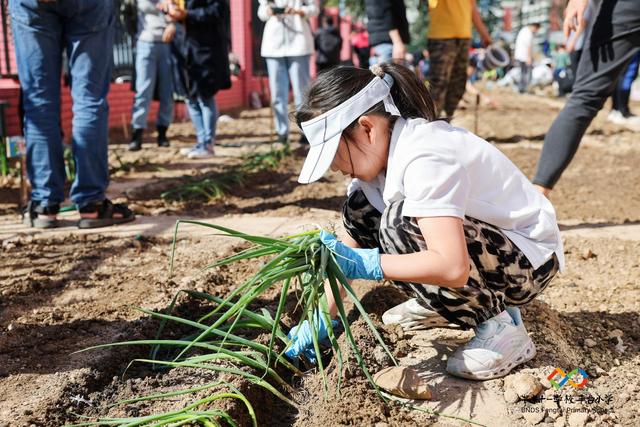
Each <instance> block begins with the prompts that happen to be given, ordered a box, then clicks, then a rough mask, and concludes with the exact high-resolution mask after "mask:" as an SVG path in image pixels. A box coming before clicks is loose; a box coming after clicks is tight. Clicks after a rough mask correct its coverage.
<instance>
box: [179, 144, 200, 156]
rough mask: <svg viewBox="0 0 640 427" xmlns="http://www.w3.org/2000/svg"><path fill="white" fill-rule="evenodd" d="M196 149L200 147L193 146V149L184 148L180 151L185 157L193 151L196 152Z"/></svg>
mask: <svg viewBox="0 0 640 427" xmlns="http://www.w3.org/2000/svg"><path fill="white" fill-rule="evenodd" d="M196 148H198V145H197V144H196V145H193V146H191V147H182V148H181V149H180V154H181V155H183V156H188V155H189V153H190V152H192V151H193V150H195V149H196Z"/></svg>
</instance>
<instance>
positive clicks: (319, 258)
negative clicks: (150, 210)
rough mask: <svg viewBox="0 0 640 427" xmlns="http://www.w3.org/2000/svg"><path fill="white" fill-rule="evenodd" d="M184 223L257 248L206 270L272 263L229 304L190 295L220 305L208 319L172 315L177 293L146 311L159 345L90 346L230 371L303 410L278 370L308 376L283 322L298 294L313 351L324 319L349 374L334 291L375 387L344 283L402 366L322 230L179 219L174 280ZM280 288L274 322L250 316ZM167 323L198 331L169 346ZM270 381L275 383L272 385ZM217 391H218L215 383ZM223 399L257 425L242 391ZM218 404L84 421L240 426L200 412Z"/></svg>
mask: <svg viewBox="0 0 640 427" xmlns="http://www.w3.org/2000/svg"><path fill="white" fill-rule="evenodd" d="M182 223H189V224H195V225H199V226H203V227H209V228H213V229H215V230H216V231H218V232H220V233H222V234H223V235H227V236H232V237H236V238H239V239H242V240H245V241H247V242H250V243H252V244H253V245H252V246H251V247H249V248H248V249H245V250H243V251H241V252H239V253H237V254H235V255H232V256H229V257H227V258H224V259H222V260H220V261H217V262H214V263H212V264H210V265H208V266H206V267H205V268H204V269H203V270H207V269H211V268H214V267H218V266H222V265H233V264H234V263H237V262H241V261H246V260H255V259H261V260H265V262H264V264H263V265H262V267H261V268H260V269H259V270H258V272H257V273H256V274H255V275H253V276H252V277H250V278H249V279H248V280H246V281H245V282H244V283H242V284H241V285H240V286H238V287H237V288H236V289H235V290H233V291H232V292H231V293H230V294H229V295H227V297H226V298H218V297H215V296H212V295H209V294H205V293H201V292H194V291H183V292H185V293H187V294H188V295H190V296H192V297H196V298H200V299H205V300H207V301H209V302H211V303H213V304H214V308H213V310H211V311H210V312H208V313H207V314H205V315H204V316H202V317H201V318H200V319H198V320H197V321H191V320H187V319H183V318H181V317H177V316H173V315H171V314H170V313H171V311H172V310H173V306H174V305H175V303H176V301H177V298H178V295H176V297H175V298H174V300H173V302H172V303H171V305H170V306H169V310H168V311H169V314H167V313H158V312H153V311H149V310H146V309H142V308H140V310H141V311H143V312H144V313H147V314H149V315H151V316H154V317H157V318H159V319H162V323H161V326H160V330H159V331H158V334H157V336H156V339H153V340H141V341H126V342H119V343H113V344H105V345H101V346H96V347H91V348H100V347H109V346H116V345H117V346H122V345H151V346H153V350H152V354H151V357H150V358H149V359H136V360H135V361H134V362H144V363H151V364H154V365H159V366H166V367H171V368H199V369H206V370H213V371H218V372H221V373H222V372H224V373H227V374H231V375H233V376H238V377H242V378H244V379H246V380H248V381H250V382H252V383H254V384H257V385H259V386H261V387H263V388H265V389H266V390H268V391H269V392H271V393H272V394H273V395H275V396H276V397H278V398H279V399H281V400H283V401H284V402H286V403H288V404H290V405H292V406H296V403H295V402H293V401H292V400H291V399H290V398H289V397H287V396H286V395H285V394H284V393H282V392H281V391H280V389H282V390H284V391H285V392H286V393H287V394H291V392H292V391H293V389H292V387H291V385H289V384H288V383H287V382H286V381H285V380H284V379H283V378H282V377H281V376H280V375H279V374H278V373H277V372H276V370H275V369H274V368H275V367H276V366H281V367H284V368H285V369H287V370H288V371H290V372H292V373H293V374H294V375H300V374H301V372H300V371H299V370H298V368H297V367H296V366H295V364H293V363H291V362H290V361H289V360H287V358H286V357H285V356H284V355H283V353H284V351H285V350H286V348H287V346H288V345H290V342H289V339H288V338H287V335H286V334H285V331H284V330H283V328H282V326H281V322H280V320H281V318H282V315H283V312H284V307H285V302H286V298H287V295H288V294H289V293H290V292H291V293H292V294H294V295H295V296H296V298H297V299H298V306H300V307H301V311H302V318H301V319H300V322H302V321H304V320H308V321H309V323H310V324H311V325H310V326H311V330H312V339H313V346H314V349H315V352H316V354H317V355H320V354H321V351H320V341H319V339H318V333H317V324H316V323H317V322H318V321H319V317H318V316H319V315H320V316H323V317H324V323H325V324H326V325H327V330H328V338H329V343H330V347H331V349H332V350H333V353H334V356H335V358H336V361H337V364H338V372H340V373H342V372H343V369H342V365H343V357H342V352H341V350H340V347H339V345H338V341H337V334H336V332H335V331H334V328H333V326H332V322H331V320H330V318H329V317H330V316H329V310H328V306H327V302H326V299H325V289H330V291H331V294H332V295H333V298H334V300H335V301H336V305H337V309H338V317H339V319H338V320H339V323H340V324H342V327H343V328H344V333H345V335H346V338H347V341H348V343H349V344H350V346H351V350H352V353H353V354H354V355H355V359H356V361H357V363H358V365H359V367H360V368H361V369H362V371H363V372H364V374H365V376H366V377H367V378H368V379H369V381H370V382H371V384H373V385H374V387H376V386H375V384H374V382H373V379H372V377H371V374H370V372H369V370H368V369H367V367H366V365H365V363H364V359H363V357H362V354H361V352H360V349H359V348H358V346H357V344H356V341H355V339H354V337H353V335H352V333H351V329H350V326H349V322H348V320H347V313H346V311H345V307H344V304H343V301H342V298H341V296H340V285H342V287H343V288H344V290H345V291H346V294H347V295H348V296H349V298H350V299H351V300H352V302H353V304H354V306H355V307H356V309H357V310H358V311H359V313H360V315H361V316H362V318H363V319H364V320H365V322H366V323H367V325H368V326H369V328H370V330H371V332H372V333H373V335H374V336H375V338H376V339H377V341H378V342H379V343H380V345H381V346H382V347H383V348H384V350H385V351H386V352H387V354H388V355H389V356H390V357H391V360H393V361H394V363H395V359H394V358H393V355H392V354H391V352H390V351H389V349H388V347H387V346H386V344H385V343H384V341H383V340H382V337H381V336H380V334H379V333H378V331H377V330H376V328H375V326H374V325H373V323H372V322H371V319H370V318H369V316H368V315H367V313H366V311H365V310H364V308H363V307H362V305H361V304H360V302H359V300H358V298H357V296H356V294H355V292H354V291H353V289H352V287H351V285H350V284H349V282H348V280H347V278H346V277H345V276H344V274H343V272H342V270H341V269H340V267H339V265H338V263H337V262H336V258H335V257H336V254H335V253H333V252H331V251H330V250H329V249H328V248H327V247H326V246H324V245H323V244H322V242H321V241H320V237H319V234H320V230H319V229H317V230H312V231H308V232H304V233H300V234H296V235H293V236H288V237H284V238H271V237H264V236H254V235H249V234H245V233H242V232H239V231H236V230H232V229H229V228H225V227H221V226H218V225H213V224H208V223H204V222H200V221H186V220H185V221H183V220H179V221H177V222H176V227H175V231H174V236H173V244H172V249H171V265H170V271H171V273H170V274H173V262H174V258H175V253H176V242H177V235H178V228H179V226H180V224H182ZM325 282H326V283H328V287H327V288H325ZM274 286H281V289H280V297H279V301H278V306H277V308H276V312H275V314H274V315H273V316H272V315H271V314H270V313H269V312H268V311H267V310H265V309H262V310H261V312H260V313H256V312H253V311H251V310H249V306H250V305H251V303H252V302H254V301H255V300H256V299H257V298H259V297H260V296H262V295H263V294H265V293H266V292H267V291H269V290H271V288H272V287H274ZM167 322H175V323H178V324H181V325H185V326H188V327H191V328H193V330H194V333H193V334H191V335H189V336H187V337H184V338H183V339H180V340H163V339H161V338H160V335H161V334H162V331H163V329H164V327H165V325H166V323H167ZM243 328H255V329H258V330H262V331H268V332H270V334H271V338H270V340H269V343H268V345H264V344H260V343H257V342H255V341H252V340H248V339H246V338H243V337H241V336H240V335H239V334H237V333H235V331H236V330H239V329H243ZM276 340H278V341H280V343H281V344H282V346H281V347H283V350H282V351H281V352H277V351H276V350H275V348H276V346H275V344H276ZM163 347H170V348H175V349H178V350H179V351H178V354H177V356H175V358H173V360H159V359H158V358H157V355H158V351H159V349H160V348H163ZM194 349H198V350H199V354H196V355H192V354H191V353H192V351H193V350H194ZM86 350H89V349H86ZM83 351H84V350H83ZM132 363H133V362H132ZM317 363H318V369H319V371H320V373H321V375H322V378H323V383H324V387H325V392H326V390H327V378H326V372H325V366H324V364H323V361H322V358H321V357H317ZM247 367H248V368H252V369H253V370H254V372H255V371H258V372H262V373H263V374H262V376H258V375H255V374H253V373H250V372H247V371H246V370H243V369H242V368H247ZM340 375H341V374H340ZM267 378H268V380H269V381H267ZM340 382H341V381H340V378H339V379H338V382H337V388H338V389H339V388H340ZM211 387H214V386H213V385H212V386H211ZM278 387H279V388H280V389H279V388H278ZM201 390H202V388H198V389H197V391H201ZM376 390H377V387H376ZM193 392H194V389H189V390H183V391H181V392H179V393H180V394H186V393H193ZM175 393H176V392H172V393H164V394H162V393H161V394H156V395H152V396H146V397H142V398H139V399H135V400H134V401H139V400H143V399H144V400H152V399H162V398H167V397H170V396H174V395H176V394H175ZM223 395H224V397H230V398H236V399H239V400H242V401H243V402H244V403H245V405H246V406H247V407H248V408H249V413H250V415H251V417H252V419H253V423H254V425H256V423H257V420H256V418H255V414H254V412H253V409H252V408H251V406H250V403H249V402H248V400H247V399H246V398H245V397H244V396H242V394H241V393H240V392H239V391H237V390H233V391H232V392H230V393H226V394H223ZM213 396H220V394H219V393H218V394H215V395H213ZM213 400H216V399H213ZM211 401H212V400H207V399H204V400H203V399H201V400H199V401H197V402H195V403H193V404H191V405H189V406H188V407H186V408H184V409H183V410H182V411H175V412H169V413H164V414H158V415H152V416H147V417H139V418H135V419H118V420H116V419H103V420H101V421H99V422H94V423H93V424H92V423H85V424H81V425H96V424H101V423H102V424H104V423H105V422H106V423H109V424H117V423H118V422H120V423H121V424H120V425H182V424H187V423H189V422H191V423H200V424H202V425H218V423H219V422H222V420H224V421H225V422H227V423H228V424H230V425H234V424H233V422H229V419H230V417H229V415H228V414H224V415H222V414H221V413H220V410H217V409H216V410H214V411H213V412H212V414H210V415H206V414H204V412H206V411H203V410H195V408H196V407H198V406H203V405H207V404H209V403H211ZM131 402H133V401H131V400H129V401H123V402H118V404H124V403H131ZM194 405H195V406H194ZM150 417H152V418H150ZM187 420H189V421H187ZM205 421H206V422H205Z"/></svg>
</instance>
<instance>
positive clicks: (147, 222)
mask: <svg viewBox="0 0 640 427" xmlns="http://www.w3.org/2000/svg"><path fill="white" fill-rule="evenodd" d="M60 219H61V222H62V225H63V226H62V227H60V228H56V229H51V230H36V229H33V228H29V227H26V226H24V225H23V224H21V223H20V222H19V219H18V218H17V217H15V218H10V219H6V220H4V221H2V222H1V223H0V241H3V240H12V239H16V238H20V237H24V236H33V237H34V238H51V237H61V236H66V235H69V234H101V235H106V236H115V237H128V236H136V235H143V236H154V237H171V236H172V235H173V230H174V227H175V224H176V221H177V220H178V219H187V218H185V217H178V216H155V217H152V216H138V218H137V219H136V221H134V222H132V223H129V224H123V225H119V226H113V227H105V228H99V229H93V230H79V229H78V228H77V227H76V226H75V223H76V221H77V220H78V215H77V213H75V212H68V213H64V214H62V215H60ZM197 220H198V221H203V222H207V223H212V224H217V225H221V226H224V227H230V228H233V229H236V230H239V231H244V232H246V233H251V234H264V235H271V236H275V235H283V234H290V233H295V232H296V231H300V230H302V229H305V228H306V229H308V228H309V227H313V226H314V225H316V224H318V225H322V226H327V225H329V224H334V225H336V224H340V223H341V221H340V217H339V213H338V212H335V211H329V210H324V209H313V210H311V211H310V212H309V213H308V214H305V215H304V216H303V217H302V216H296V217H289V216H256V215H254V214H245V215H223V216H217V217H210V218H198V219H197ZM560 230H561V231H562V235H563V236H565V237H584V238H594V239H597V238H619V239H624V240H634V241H640V222H639V221H636V222H629V223H624V224H612V223H607V222H604V221H593V222H580V221H575V220H566V221H563V222H561V223H560ZM207 234H212V230H211V229H207V228H203V227H199V226H196V225H192V224H183V225H181V226H180V235H181V236H185V235H190V236H204V235H207Z"/></svg>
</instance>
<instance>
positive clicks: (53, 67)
mask: <svg viewBox="0 0 640 427" xmlns="http://www.w3.org/2000/svg"><path fill="white" fill-rule="evenodd" d="M9 10H10V13H11V27H12V30H13V36H14V38H13V40H14V46H15V51H16V62H17V64H18V77H19V79H20V87H21V89H22V91H21V96H22V106H23V111H24V116H23V124H24V128H23V132H24V137H25V140H26V143H27V173H28V175H29V181H30V182H31V201H30V202H29V204H28V205H27V209H26V211H25V212H24V213H23V216H22V220H23V223H24V224H25V225H27V226H30V227H36V228H53V227H57V226H58V225H59V223H58V220H57V214H58V212H59V211H60V204H61V203H62V202H63V201H64V199H65V196H64V181H65V172H64V157H63V148H62V132H61V131H60V82H61V76H62V51H63V50H66V52H67V58H69V64H68V67H69V74H70V86H71V98H72V99H73V124H72V127H73V129H72V134H71V136H72V148H73V160H74V161H75V165H76V177H75V179H74V181H73V184H72V185H71V192H70V193H71V194H70V195H71V201H72V202H73V203H74V204H75V205H76V207H77V208H78V211H79V213H80V220H79V221H78V227H79V228H95V227H104V226H108V225H114V224H121V223H125V222H129V221H133V220H134V219H135V215H134V214H133V212H131V210H129V208H127V206H125V205H123V204H113V203H111V201H110V200H109V199H107V198H106V196H105V192H106V190H107V187H108V185H109V163H108V155H107V144H108V135H109V104H108V102H107V94H108V93H109V88H110V83H111V64H112V60H113V59H112V54H111V52H112V50H113V36H114V23H115V11H114V3H113V2H112V1H104V0H85V1H77V0H76V1H73V0H69V1H66V2H64V3H63V2H58V1H47V2H45V1H39V2H35V1H33V2H21V1H11V2H9Z"/></svg>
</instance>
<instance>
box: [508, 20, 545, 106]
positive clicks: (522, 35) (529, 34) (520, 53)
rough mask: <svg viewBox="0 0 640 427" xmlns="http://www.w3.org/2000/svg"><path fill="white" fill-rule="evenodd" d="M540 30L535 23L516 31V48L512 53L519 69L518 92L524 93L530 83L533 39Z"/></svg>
mask: <svg viewBox="0 0 640 427" xmlns="http://www.w3.org/2000/svg"><path fill="white" fill-rule="evenodd" d="M539 29H540V24H539V23H537V22H535V23H532V24H529V25H525V26H524V27H522V28H521V29H520V31H518V35H517V37H516V47H515V49H514V51H513V59H514V60H515V61H516V66H517V67H518V68H519V69H520V80H519V81H518V92H520V93H526V92H527V89H528V88H529V82H530V81H531V70H532V69H533V37H534V36H535V34H536V33H537V32H538V30H539Z"/></svg>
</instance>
